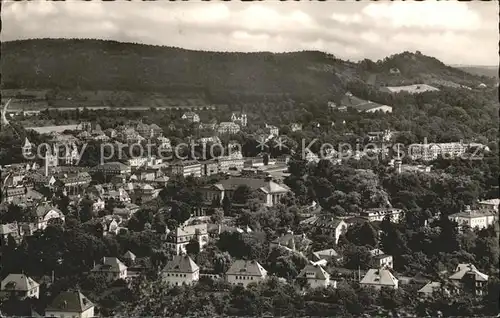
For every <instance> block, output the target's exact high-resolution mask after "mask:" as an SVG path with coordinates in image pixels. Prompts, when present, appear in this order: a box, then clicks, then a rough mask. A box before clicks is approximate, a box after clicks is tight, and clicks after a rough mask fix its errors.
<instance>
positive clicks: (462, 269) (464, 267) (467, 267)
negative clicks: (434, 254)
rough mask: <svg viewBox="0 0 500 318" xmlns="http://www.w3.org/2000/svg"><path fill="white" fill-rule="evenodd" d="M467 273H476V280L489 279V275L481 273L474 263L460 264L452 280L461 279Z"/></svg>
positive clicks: (451, 277)
mask: <svg viewBox="0 0 500 318" xmlns="http://www.w3.org/2000/svg"><path fill="white" fill-rule="evenodd" d="M465 275H474V277H475V280H476V281H488V275H486V274H483V273H481V272H480V271H479V270H478V269H477V268H476V266H474V265H473V264H458V266H457V268H456V269H455V273H454V274H453V275H451V276H450V279H452V280H461V279H462V278H463V277H464V276H465Z"/></svg>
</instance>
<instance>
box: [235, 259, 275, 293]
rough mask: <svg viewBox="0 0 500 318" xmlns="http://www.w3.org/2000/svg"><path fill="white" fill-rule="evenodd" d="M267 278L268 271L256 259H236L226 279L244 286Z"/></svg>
mask: <svg viewBox="0 0 500 318" xmlns="http://www.w3.org/2000/svg"><path fill="white" fill-rule="evenodd" d="M266 278H267V271H266V270H265V269H264V267H262V266H261V265H260V264H259V263H258V262H257V261H254V260H252V261H246V260H235V261H234V263H233V264H232V265H231V267H230V268H229V269H228V271H227V272H226V280H227V282H228V283H230V284H235V285H240V286H243V287H246V286H247V285H248V284H250V283H253V282H255V283H258V282H261V281H263V280H265V279H266Z"/></svg>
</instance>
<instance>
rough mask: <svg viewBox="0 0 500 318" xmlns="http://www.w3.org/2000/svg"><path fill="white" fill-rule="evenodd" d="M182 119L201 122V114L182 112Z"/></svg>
mask: <svg viewBox="0 0 500 318" xmlns="http://www.w3.org/2000/svg"><path fill="white" fill-rule="evenodd" d="M181 118H182V119H184V120H187V121H189V122H190V123H199V122H200V116H198V114H196V113H194V112H187V113H184V114H182V117H181Z"/></svg>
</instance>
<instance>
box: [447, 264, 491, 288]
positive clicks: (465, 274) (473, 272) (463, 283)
mask: <svg viewBox="0 0 500 318" xmlns="http://www.w3.org/2000/svg"><path fill="white" fill-rule="evenodd" d="M488 278H489V277H488V275H486V274H484V273H481V272H480V271H479V270H478V269H477V268H476V266H474V265H473V264H458V265H457V268H456V269H455V272H454V273H453V274H452V275H451V276H450V277H449V279H450V280H451V281H453V282H455V283H456V284H457V285H458V286H460V287H461V288H462V289H463V290H467V291H469V292H472V293H474V294H475V295H482V294H483V293H484V288H485V287H486V284H487V283H488Z"/></svg>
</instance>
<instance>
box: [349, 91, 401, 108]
mask: <svg viewBox="0 0 500 318" xmlns="http://www.w3.org/2000/svg"><path fill="white" fill-rule="evenodd" d="M340 106H341V107H345V108H346V109H347V108H352V109H355V110H357V111H358V112H367V113H373V112H377V111H381V112H384V113H392V107H391V106H387V105H382V104H379V103H375V102H372V101H368V100H364V99H361V98H358V97H356V96H354V95H353V94H352V93H350V92H347V93H345V95H344V97H343V98H342V101H341V105H340Z"/></svg>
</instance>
